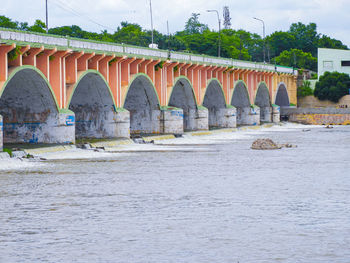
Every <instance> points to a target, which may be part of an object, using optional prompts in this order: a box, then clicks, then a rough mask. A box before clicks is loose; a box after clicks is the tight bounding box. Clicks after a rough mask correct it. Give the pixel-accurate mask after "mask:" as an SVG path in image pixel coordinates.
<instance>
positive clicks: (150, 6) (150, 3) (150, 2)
mask: <svg viewBox="0 0 350 263" xmlns="http://www.w3.org/2000/svg"><path fill="white" fill-rule="evenodd" d="M149 11H150V14H151V29H152V46H151V47H152V48H154V47H153V16H152V0H149Z"/></svg>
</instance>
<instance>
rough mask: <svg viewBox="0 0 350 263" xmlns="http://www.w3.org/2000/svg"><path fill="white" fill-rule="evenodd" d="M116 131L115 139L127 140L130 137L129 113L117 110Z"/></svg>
mask: <svg viewBox="0 0 350 263" xmlns="http://www.w3.org/2000/svg"><path fill="white" fill-rule="evenodd" d="M115 122H116V125H117V127H116V131H115V136H116V137H117V138H129V137H130V112H129V111H127V110H125V109H117V112H116V114H115Z"/></svg>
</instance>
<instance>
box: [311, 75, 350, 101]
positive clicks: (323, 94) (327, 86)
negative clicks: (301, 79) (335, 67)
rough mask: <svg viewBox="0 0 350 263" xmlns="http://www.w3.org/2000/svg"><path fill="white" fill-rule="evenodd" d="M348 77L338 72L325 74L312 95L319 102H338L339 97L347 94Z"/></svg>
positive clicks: (349, 86) (349, 85)
mask: <svg viewBox="0 0 350 263" xmlns="http://www.w3.org/2000/svg"><path fill="white" fill-rule="evenodd" d="M349 88H350V77H349V75H348V74H345V73H339V72H332V73H330V72H325V73H324V74H323V75H322V76H320V79H319V81H318V82H316V87H315V91H314V94H315V96H316V97H317V98H319V99H320V100H330V101H333V102H338V101H339V99H340V98H341V97H343V96H344V95H347V94H349Z"/></svg>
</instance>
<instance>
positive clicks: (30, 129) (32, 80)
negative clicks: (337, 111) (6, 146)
mask: <svg viewBox="0 0 350 263" xmlns="http://www.w3.org/2000/svg"><path fill="white" fill-rule="evenodd" d="M0 115H2V116H3V123H4V134H3V136H4V143H60V142H62V141H61V138H60V134H59V133H58V132H57V130H56V129H55V127H58V126H59V125H58V117H59V107H58V104H57V101H56V98H55V95H54V93H53V90H52V88H51V86H50V84H49V82H48V80H47V79H46V77H45V75H44V74H43V73H42V72H41V71H40V70H38V69H37V68H35V67H33V66H21V67H17V68H15V69H13V70H12V72H11V73H10V75H9V78H8V80H7V81H6V82H5V83H4V86H3V89H2V90H1V92H0ZM61 137H62V136H61Z"/></svg>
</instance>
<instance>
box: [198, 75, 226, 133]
mask: <svg viewBox="0 0 350 263" xmlns="http://www.w3.org/2000/svg"><path fill="white" fill-rule="evenodd" d="M202 105H203V106H204V107H206V108H207V109H208V112H209V127H222V126H223V123H222V122H223V119H224V116H225V109H226V98H225V94H224V91H223V88H222V86H221V84H220V81H219V80H218V79H216V78H213V79H211V80H210V81H209V83H208V85H207V87H206V89H205V95H204V99H203V103H202Z"/></svg>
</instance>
